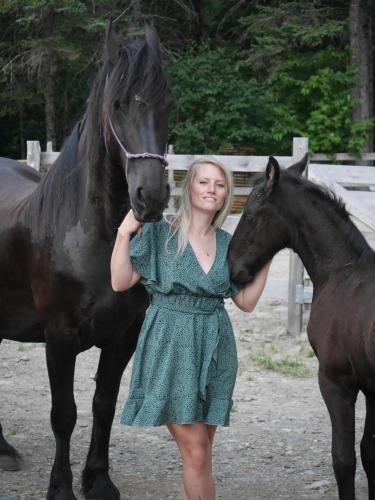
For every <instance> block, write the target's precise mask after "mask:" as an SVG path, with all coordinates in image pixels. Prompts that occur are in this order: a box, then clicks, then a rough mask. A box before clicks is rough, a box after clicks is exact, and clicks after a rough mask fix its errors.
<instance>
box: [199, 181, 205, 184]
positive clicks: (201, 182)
mask: <svg viewBox="0 0 375 500" xmlns="http://www.w3.org/2000/svg"><path fill="white" fill-rule="evenodd" d="M199 184H207V181H199Z"/></svg>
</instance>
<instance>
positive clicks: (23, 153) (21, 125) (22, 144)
mask: <svg viewBox="0 0 375 500" xmlns="http://www.w3.org/2000/svg"><path fill="white" fill-rule="evenodd" d="M18 124H19V140H20V143H19V144H20V153H21V155H20V156H19V158H22V159H24V158H26V139H25V110H24V107H23V104H22V103H21V104H20V105H19V106H18Z"/></svg>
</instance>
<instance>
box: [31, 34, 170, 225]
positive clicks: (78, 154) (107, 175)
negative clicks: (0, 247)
mask: <svg viewBox="0 0 375 500" xmlns="http://www.w3.org/2000/svg"><path fill="white" fill-rule="evenodd" d="M109 75H110V76H109ZM167 92H170V90H169V86H168V82H167V79H166V76H165V73H164V69H163V64H162V61H161V56H160V51H159V50H158V49H157V47H154V46H153V45H152V43H151V44H150V43H147V41H144V40H136V41H132V42H127V43H125V41H123V43H122V44H121V49H120V54H119V58H118V61H117V63H116V64H115V66H114V67H112V66H111V62H110V61H109V60H108V58H106V59H105V60H104V64H103V66H102V68H101V69H100V70H99V72H98V74H97V77H96V79H95V81H94V84H93V87H92V90H91V93H90V96H89V98H88V101H87V108H86V112H85V114H84V116H83V118H82V120H81V121H80V122H79V123H77V124H76V125H75V126H74V128H73V130H72V132H71V134H70V135H69V136H68V138H67V139H66V141H65V143H64V145H63V147H62V149H61V152H60V155H59V156H58V158H57V160H56V161H55V163H54V164H53V166H52V167H51V169H50V170H49V172H48V174H47V175H46V176H45V178H44V179H43V180H42V182H41V183H40V184H39V185H38V187H37V189H36V191H35V192H34V193H33V195H32V197H31V198H30V201H29V203H30V205H29V207H30V210H29V213H30V214H34V215H35V214H36V217H35V216H33V217H32V220H31V221H30V223H31V224H32V225H33V226H35V227H33V229H34V230H35V231H36V232H37V233H40V231H45V230H47V231H48V230H49V229H51V228H52V229H53V227H55V226H56V224H57V223H58V220H59V217H60V215H61V209H62V208H63V206H66V207H67V209H68V211H69V217H71V218H72V219H74V217H75V215H76V212H77V211H78V208H79V206H80V205H81V204H82V199H80V193H82V189H83V186H82V175H83V172H84V169H85V166H87V167H89V168H90V169H92V170H93V172H94V167H95V166H96V164H98V162H100V163H103V162H104V157H105V148H104V146H103V141H102V140H101V138H102V137H103V134H104V131H103V120H102V115H103V107H104V109H109V108H110V106H111V105H112V104H113V102H115V101H116V99H117V98H119V97H120V96H121V99H122V100H124V99H126V98H127V97H129V98H131V97H132V98H133V97H134V94H135V93H137V94H139V95H140V96H141V97H142V99H144V100H145V101H146V102H147V103H150V104H151V103H154V102H157V101H158V100H160V99H162V97H163V96H165V94H166V93H167ZM130 109H131V110H132V109H134V107H132V106H130ZM129 118H130V119H131V118H132V116H129ZM116 171H118V172H119V171H120V170H119V169H104V168H100V169H96V176H97V178H96V179H95V181H96V182H97V183H98V184H99V185H100V192H101V196H102V198H103V200H104V204H105V201H106V200H108V199H112V200H113V199H114V198H116V197H117V198H118V197H119V196H120V195H121V197H122V200H123V201H126V200H124V193H123V189H122V188H123V187H124V186H122V184H121V186H119V183H114V182H113V175H115V174H116ZM123 184H124V185H125V186H126V183H125V181H123ZM113 186H115V191H116V192H112V191H113ZM120 191H121V193H120ZM106 205H108V206H109V205H110V204H108V203H107V204H106ZM46 207H48V208H46ZM104 209H105V210H106V208H105V207H104ZM107 209H108V207H107Z"/></svg>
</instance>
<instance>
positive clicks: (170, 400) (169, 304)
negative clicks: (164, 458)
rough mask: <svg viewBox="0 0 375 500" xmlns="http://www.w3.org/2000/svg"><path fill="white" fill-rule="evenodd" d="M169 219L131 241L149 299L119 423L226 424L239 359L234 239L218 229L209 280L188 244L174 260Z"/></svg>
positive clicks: (146, 228)
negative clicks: (230, 309) (232, 307)
mask: <svg viewBox="0 0 375 500" xmlns="http://www.w3.org/2000/svg"><path fill="white" fill-rule="evenodd" d="M171 234H172V233H171V226H170V224H169V223H168V222H167V220H165V219H162V220H161V221H160V222H157V223H146V224H145V225H144V226H143V228H142V232H141V233H139V234H137V235H136V236H135V237H134V238H133V239H132V241H131V245H130V257H131V261H132V265H133V269H134V270H135V271H137V272H138V273H139V274H140V276H141V283H143V284H144V285H145V286H146V289H147V291H148V292H149V293H150V306H149V307H148V309H147V312H146V317H145V320H144V323H143V326H142V329H141V333H140V336H139V339H138V344H137V348H136V352H135V355H134V361H133V371H132V377H131V383H130V389H129V397H128V400H127V402H126V404H125V407H124V410H123V413H122V417H121V422H122V423H123V424H126V425H135V426H158V425H163V424H166V423H179V424H189V423H193V422H197V421H202V422H205V423H207V424H211V425H223V426H227V425H229V414H230V410H231V408H232V404H233V402H232V394H233V389H234V384H235V379H236V372H237V352H236V345H235V339H234V335H233V330H232V325H231V322H230V320H229V317H228V314H227V312H226V310H225V309H224V300H223V299H224V298H226V297H230V296H231V295H233V294H234V293H236V292H237V291H238V290H237V289H236V288H235V287H234V285H233V284H232V283H231V282H230V279H229V269H228V265H227V251H228V245H229V242H230V238H231V236H230V234H229V233H227V232H226V231H224V230H222V229H216V256H215V260H214V262H213V264H212V267H211V269H210V270H209V272H208V273H205V272H204V271H203V269H202V268H201V266H200V264H199V262H198V260H197V258H196V256H195V253H194V251H193V249H192V247H191V245H190V244H188V245H187V247H186V249H185V251H184V253H183V254H182V255H179V254H178V253H177V238H176V237H175V236H173V237H171Z"/></svg>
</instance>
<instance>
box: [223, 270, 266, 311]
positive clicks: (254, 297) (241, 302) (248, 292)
mask: <svg viewBox="0 0 375 500" xmlns="http://www.w3.org/2000/svg"><path fill="white" fill-rule="evenodd" d="M270 265H271V261H270V262H267V264H266V265H265V266H264V267H262V269H261V270H260V271H259V272H258V273H257V274H256V276H255V278H254V281H252V282H251V283H249V284H248V285H246V286H245V288H243V289H242V290H241V291H240V292H238V293H236V295H233V296H232V300H233V302H234V303H235V304H236V306H237V307H239V308H240V309H241V310H242V311H245V312H252V311H253V310H254V308H255V306H256V305H257V303H258V300H259V299H260V296H261V295H262V292H263V290H264V286H265V284H266V281H267V276H268V271H269V269H270Z"/></svg>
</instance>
